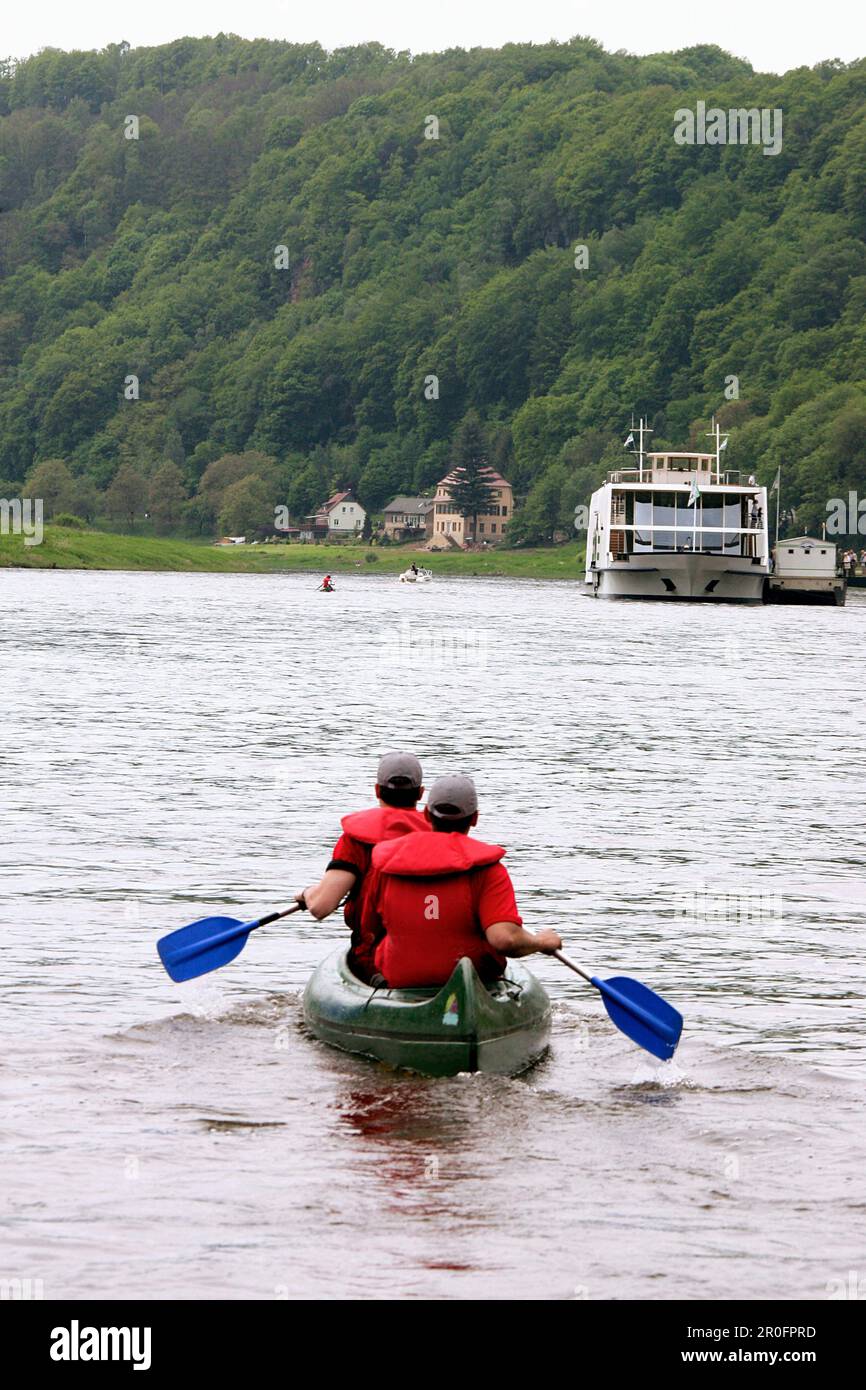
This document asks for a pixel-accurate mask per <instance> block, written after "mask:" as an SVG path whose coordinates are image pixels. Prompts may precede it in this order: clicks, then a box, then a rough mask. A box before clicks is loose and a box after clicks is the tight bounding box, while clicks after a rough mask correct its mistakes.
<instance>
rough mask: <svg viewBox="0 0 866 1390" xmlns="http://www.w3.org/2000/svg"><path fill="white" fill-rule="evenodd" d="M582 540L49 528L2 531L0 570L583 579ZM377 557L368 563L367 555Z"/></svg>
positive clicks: (0, 537)
mask: <svg viewBox="0 0 866 1390" xmlns="http://www.w3.org/2000/svg"><path fill="white" fill-rule="evenodd" d="M583 554H584V547H583V543H582V542H579V541H574V542H572V543H571V544H569V545H560V546H551V547H550V548H547V549H543V550H491V551H487V552H485V553H481V554H463V553H462V552H460V551H446V552H443V553H442V554H436V555H425V554H421V553H419V552H418V551H416V550H412V549H402V548H386V547H382V548H381V549H379V548H373V549H372V550H371V549H370V548H369V547H368V546H365V545H233V546H214V545H209V544H206V543H202V542H196V541H183V540H157V539H154V538H153V537H150V536H119V535H113V534H111V533H108V532H104V531H76V530H71V529H69V530H67V529H66V528H65V527H62V526H46V528H45V537H44V539H43V541H42V544H41V545H25V544H24V538H23V537H22V536H0V568H4V567H5V568H8V567H10V566H16V567H26V568H29V569H86V570H181V571H194V570H198V571H203V572H204V571H210V572H215V573H224V574H271V573H273V572H275V571H280V570H289V571H292V570H296V571H298V572H302V571H309V572H310V573H313V574H325V573H326V572H327V571H329V570H330V571H331V573H332V574H349V573H351V574H359V573H360V574H371V575H375V574H399V573H400V572H401V570H404V569H406V568H407V567H408V566H409V565H410V564H411V563H412V561H413V560H416V561H417V563H418V564H419V565H426V566H429V568H431V569H432V570H433V571H434V573H435V574H442V575H459V574H466V575H472V574H488V575H508V576H512V577H514V578H521V579H577V578H579V577H581V575H582V571H583ZM368 555H373V556H375V557H376V558H375V559H374V560H373V561H369V560H368V559H367V558H366V557H367V556H368Z"/></svg>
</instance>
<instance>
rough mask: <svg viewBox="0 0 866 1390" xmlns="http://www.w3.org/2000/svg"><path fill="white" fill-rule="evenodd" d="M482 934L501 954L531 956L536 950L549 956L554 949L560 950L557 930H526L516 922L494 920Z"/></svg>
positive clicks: (560, 943)
mask: <svg viewBox="0 0 866 1390" xmlns="http://www.w3.org/2000/svg"><path fill="white" fill-rule="evenodd" d="M484 934H485V936H486V937H487V940H488V942H489V943H490V945H491V946H492V947H493V949H494V951H499V952H500V954H501V955H503V956H531V955H534V954H535V952H536V951H543V952H544V954H545V955H548V956H549V955H552V954H553V952H554V951H561V950H562V938H561V937H560V936H559V933H558V932H555V931H550V930H547V929H545V930H544V931H540V932H534V933H533V932H528V931H524V930H523V927H519V926H518V925H517V923H516V922H494V923H493V924H492V926H489V927H487V928H486V930H485V933H484Z"/></svg>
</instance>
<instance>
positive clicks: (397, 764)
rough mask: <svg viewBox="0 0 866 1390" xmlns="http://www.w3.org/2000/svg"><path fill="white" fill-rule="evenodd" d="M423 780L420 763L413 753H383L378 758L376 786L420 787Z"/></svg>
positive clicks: (393, 787)
mask: <svg viewBox="0 0 866 1390" xmlns="http://www.w3.org/2000/svg"><path fill="white" fill-rule="evenodd" d="M423 781H424V774H423V772H422V771H421V764H420V763H419V761H418V759H417V758H416V757H415V754H414V753H385V754H384V755H383V756H382V757H381V758H380V759H379V769H378V771H377V773H376V785H377V786H378V787H390V788H391V789H392V790H394V791H396V790H397V789H398V788H400V787H420V786H421V783H422V782H423Z"/></svg>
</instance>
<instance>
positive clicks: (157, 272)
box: [0, 35, 866, 540]
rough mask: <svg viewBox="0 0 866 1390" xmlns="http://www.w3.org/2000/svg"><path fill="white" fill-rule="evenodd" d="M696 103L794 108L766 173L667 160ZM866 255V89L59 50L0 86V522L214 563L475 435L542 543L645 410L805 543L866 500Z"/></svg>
mask: <svg viewBox="0 0 866 1390" xmlns="http://www.w3.org/2000/svg"><path fill="white" fill-rule="evenodd" d="M698 101H706V102H707V105H708V106H718V107H721V108H729V107H753V106H756V107H770V108H781V110H782V111H783V113H784V141H783V148H782V150H781V152H780V153H779V154H777V155H767V154H765V153H764V151H763V150H762V148H761V147H759V146H742V145H715V146H711V145H703V146H701V145H680V144H677V143H676V142H675V141H674V139H673V130H674V112H675V111H676V110H677V108H681V107H690V108H694V107H695V105H696V103H697V102H698ZM131 116H135V117H137V131H135V124H136V123H135V122H130V120H129V118H130V117H131ZM431 117H435V118H436V119H435V122H431V119H430V118H431ZM437 123H438V130H437V128H436V127H437ZM133 132H134V133H137V137H138V138H127V137H128V135H129V134H130V133H133ZM431 134H434V135H436V136H437V137H438V138H427V137H428V136H429V135H431ZM864 238H866V61H861V62H858V63H855V64H852V65H848V66H846V65H843V64H840V63H834V62H827V63H825V64H822V65H820V66H818V67H817V68H814V69H811V70H808V69H799V70H797V71H794V72H790V73H788V74H786V75H785V76H784V77H777V76H773V75H759V74H755V73H754V72H753V71H752V69H751V68H750V67H749V65H748V64H747V63H745V62H742V61H740V60H739V59H736V58H733V57H730V56H729V55H727V54H725V53H723V52H721V51H720V50H719V49H716V48H712V47H705V48H704V47H700V48H694V49H689V50H686V51H682V52H679V53H674V54H664V55H659V56H655V57H648V58H642V59H639V58H634V57H630V56H628V55H625V54H609V53H606V52H605V51H604V50H603V49H602V48H600V47H599V46H598V45H597V44H596V43H594V42H593V41H590V40H585V39H575V40H573V41H572V42H570V43H567V44H553V43H552V44H549V45H546V46H532V45H515V46H509V47H506V48H503V49H501V50H498V51H487V50H475V51H471V52H463V51H451V52H447V53H443V54H434V55H426V56H420V57H414V58H413V57H411V56H410V55H408V54H403V53H400V54H395V53H393V52H390V51H388V50H386V49H384V48H382V47H380V46H379V45H376V44H369V45H365V46H362V47H359V48H353V49H347V50H342V51H337V52H334V53H331V54H327V53H325V52H324V51H323V50H322V49H321V48H319V47H318V46H317V45H293V44H289V43H279V42H265V41H253V42H248V41H244V40H241V39H238V38H235V37H232V36H225V35H219V36H217V37H216V38H213V39H202V40H193V39H183V40H180V41H178V42H176V43H172V44H169V45H166V46H164V47H161V48H154V49H136V50H130V49H128V48H127V46H126V45H125V44H120V45H115V46H112V47H110V48H109V49H107V50H105V51H103V52H100V53H62V52H59V51H54V50H47V51H44V52H42V53H40V54H39V55H38V56H36V57H34V58H30V59H28V60H26V61H23V62H21V63H20V64H18V65H15V64H12V63H7V64H5V65H4V66H3V68H2V74H0V275H2V283H0V496H11V495H14V494H16V493H18V492H20V491H21V489H22V487H23V486H24V485H25V482H26V481H27V480H28V479H30V483H29V484H28V486H31V490H33V488H35V487H37V486H38V488H39V489H40V495H44V496H45V497H46V498H47V500H48V501H49V504H50V505H51V506H53V507H54V509H55V510H59V509H66V510H72V511H76V512H79V513H81V514H83V515H85V516H86V517H88V518H91V517H93V516H97V515H110V516H112V517H114V519H115V521H116V522H117V524H118V525H124V524H132V523H133V522H134V521H135V519H136V517H139V516H141V515H142V513H143V511H144V509H145V508H148V509H149V510H150V511H151V514H152V515H153V517H154V518H155V519H156V521H157V524H158V525H159V526H160V527H161V528H162V529H164V530H172V529H187V530H191V531H197V530H198V531H202V532H208V531H211V530H213V528H214V527H215V526H216V525H218V524H220V522H221V521H226V522H230V521H232V520H234V519H236V520H237V521H238V522H239V523H241V522H243V521H244V520H245V519H246V518H249V519H250V521H251V523H252V522H254V521H255V519H256V517H258V516H259V515H260V514H263V513H264V514H267V513H268V512H270V513H271V514H272V511H273V506H274V505H275V504H276V503H278V502H287V503H288V505H289V506H290V508H291V509H292V511H293V513H294V514H296V515H297V514H301V513H304V512H307V511H309V510H310V509H311V508H312V507H313V505H314V504H316V503H318V502H319V501H321V500H322V499H323V498H324V497H325V496H326V495H327V494H328V492H330V491H331V490H332V489H333V488H334V487H336V486H340V487H347V486H352V487H354V488H355V490H356V491H357V493H358V494H359V496H360V498H361V500H362V501H364V502H365V503H366V504H367V505H368V506H370V507H374V508H375V507H378V506H380V505H381V504H382V503H383V502H384V501H385V500H386V499H387V498H388V497H389V496H391V495H392V494H393V493H395V492H414V491H418V490H423V489H426V488H429V487H430V486H431V485H432V484H433V483H434V482H435V481H436V480H437V479H438V478H439V477H441V476H442V475H443V473H444V472H445V471H446V468H447V464H448V461H449V458H450V457H451V450H452V447H453V441H454V437H455V435H456V432H457V429H458V427H459V425H460V423H461V421H462V420H463V419H464V418H465V416H466V415H467V413H468V412H471V411H477V413H478V415H479V416H480V418H481V420H482V421H483V423H484V426H485V430H486V434H487V439H488V441H489V448H490V456H491V461H492V462H493V463H494V464H495V466H496V467H498V468H500V469H501V470H502V471H503V472H504V473H506V474H507V475H508V476H509V478H510V479H511V481H512V482H513V484H514V486H515V489H516V491H517V493H518V494H519V495H522V496H523V497H525V498H526V501H525V504H524V506H523V508H522V511H521V513H520V514H519V516H518V521H517V523H516V527H515V539H521V538H523V539H532V540H538V539H544V538H546V537H547V536H549V535H550V534H551V532H552V530H553V528H554V527H555V526H556V525H557V524H560V525H562V524H565V525H566V526H567V525H568V518H569V514H570V513H571V512H572V511H573V508H574V505H575V503H576V502H577V501H580V500H583V498H584V497H585V496H586V494H587V493H588V491H589V488H590V485H591V484H593V483H594V482H595V481H596V480H597V479H598V478H599V477H600V475H601V472H602V471H603V469H604V467H605V466H609V460H610V459H615V460H617V461H619V460H620V459H622V457H623V451H622V440H623V438H624V436H625V433H626V432H627V427H628V424H629V421H630V419H631V416H632V413H633V412H635V413H637V412H641V413H645V414H647V415H648V416H649V419H650V423H651V424H652V426H653V428H654V431H655V433H654V435H653V444H655V445H658V444H669V445H673V446H682V445H684V444H686V443H688V442H689V440H690V439H691V438H694V439H697V438H699V437H700V435H701V434H702V432H703V431H704V430H705V429H706V428H707V427H708V423H709V418H710V415H711V414H712V412H714V411H715V412H717V414H718V415H720V416H721V418H722V420H723V422H724V423H725V425H726V427H729V428H730V429H731V431H732V434H731V441H730V446H729V448H728V451H727V460H728V466H729V467H734V468H737V467H740V468H747V469H748V470H749V471H757V472H758V474H759V476H760V477H761V478H762V479H763V480H768V479H769V478H771V477H772V476H773V475H774V473H775V469H776V466H777V464H778V463H779V462H784V463H785V465H786V470H785V474H784V476H785V480H786V481H785V490H786V500H787V502H788V503H794V504H796V505H797V507H798V523H800V522H803V523H807V524H810V525H812V524H815V523H816V522H817V521H819V520H820V518H821V517H822V516H824V514H825V504H826V500H827V499H828V498H829V497H833V496H840V495H845V494H846V493H847V490H848V489H849V488H858V487H860V488H861V489H864V490H866V395H864V385H866V326H864V318H866V245H864ZM581 244H584V245H586V247H587V248H588V265H587V266H586V267H585V268H577V267H576V265H575V247H576V246H578V245H581ZM281 247H284V248H285V251H280V250H279V248H281ZM578 259H580V258H578ZM433 377H435V378H436V381H437V382H438V398H437V387H436V383H435V382H434V383H431V381H430V378H433ZM730 377H736V378H737V379H738V385H739V398H738V399H729V400H726V397H725V383H726V378H730ZM135 379H137V384H136V380H135ZM730 389H731V388H730V387H729V391H730ZM136 391H137V398H136ZM430 397H432V398H430ZM58 461H59V462H58ZM215 463H216V467H214V466H213V465H214V464H215ZM34 468H36V469H38V470H41V471H38V472H37V473H36V477H35V480H34V479H33V470H34Z"/></svg>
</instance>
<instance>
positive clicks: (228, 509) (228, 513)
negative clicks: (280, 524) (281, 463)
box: [219, 475, 274, 536]
mask: <svg viewBox="0 0 866 1390" xmlns="http://www.w3.org/2000/svg"><path fill="white" fill-rule="evenodd" d="M273 524H274V501H273V496H272V494H271V492H270V491H269V489H268V487H267V485H266V484H265V483H264V482H262V480H261V478H256V477H253V476H252V475H248V476H247V477H246V478H240V479H239V480H238V481H237V482H236V483H229V485H228V487H227V488H226V489H225V491H224V493H223V495H222V505H221V507H220V513H219V525H220V531H222V532H223V533H224V534H225V535H229V536H240V535H244V536H248V535H250V534H253V535H256V534H258V533H259V532H261V531H264V530H267V529H268V528H269V527H272V526H273Z"/></svg>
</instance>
